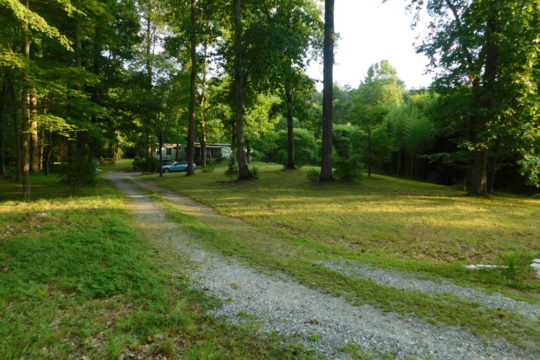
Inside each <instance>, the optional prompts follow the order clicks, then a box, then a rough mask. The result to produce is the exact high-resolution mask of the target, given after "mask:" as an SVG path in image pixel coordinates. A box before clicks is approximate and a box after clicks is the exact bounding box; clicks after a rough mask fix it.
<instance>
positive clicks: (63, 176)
mask: <svg viewBox="0 0 540 360" xmlns="http://www.w3.org/2000/svg"><path fill="white" fill-rule="evenodd" d="M96 174H97V170H96V164H95V163H94V162H93V161H91V160H88V159H87V158H85V157H73V158H72V159H71V160H70V161H69V162H68V163H67V164H65V165H63V166H62V167H60V182H61V183H62V184H66V185H69V186H71V188H73V189H79V188H81V187H83V186H95V185H96Z"/></svg>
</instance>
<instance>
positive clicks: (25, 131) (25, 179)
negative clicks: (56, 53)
mask: <svg viewBox="0 0 540 360" xmlns="http://www.w3.org/2000/svg"><path fill="white" fill-rule="evenodd" d="M26 8H27V9H30V0H26ZM30 45H31V41H30V34H29V31H28V26H26V27H25V29H24V56H25V58H26V60H27V61H28V62H29V61H30ZM28 78H29V76H28V70H27V69H26V68H25V69H24V72H23V80H24V83H23V91H22V106H23V122H22V126H21V133H22V144H21V145H22V190H23V199H25V200H30V195H31V191H30V152H31V148H30V146H31V145H30V133H29V131H30V126H31V124H30V118H31V116H30V111H31V109H30V106H31V101H30V91H29V85H28V84H27V83H26V82H27V81H28Z"/></svg>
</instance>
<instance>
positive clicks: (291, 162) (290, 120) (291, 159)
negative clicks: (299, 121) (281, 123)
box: [285, 85, 296, 170]
mask: <svg viewBox="0 0 540 360" xmlns="http://www.w3.org/2000/svg"><path fill="white" fill-rule="evenodd" d="M285 97H286V99H287V164H286V165H285V167H286V168H287V169H289V170H296V162H295V153H294V152H295V150H294V116H293V94H292V91H291V89H290V88H289V86H288V85H286V86H285Z"/></svg>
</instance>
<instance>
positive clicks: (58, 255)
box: [0, 176, 313, 359]
mask: <svg viewBox="0 0 540 360" xmlns="http://www.w3.org/2000/svg"><path fill="white" fill-rule="evenodd" d="M32 182H33V184H34V186H33V194H34V199H35V200H34V201H31V202H20V201H18V200H17V199H18V198H19V197H20V193H19V190H20V189H19V187H18V186H17V185H15V184H13V183H10V182H0V193H1V194H2V200H1V201H0V229H1V230H0V264H1V266H0V349H1V350H0V359H21V358H29V359H68V358H82V357H83V356H86V357H90V358H95V359H117V358H118V357H119V356H120V355H121V354H122V353H126V352H130V353H134V354H137V356H139V357H140V358H145V359H152V358H156V359H157V358H182V359H254V358H257V359H260V358H262V359H293V358H295V359H296V358H304V359H308V358H312V357H313V356H312V355H310V354H309V353H306V352H305V351H304V350H303V349H301V348H298V347H295V346H292V345H287V344H285V343H283V339H280V338H278V337H275V336H274V337H268V336H263V335H261V334H260V333H259V331H258V329H257V328H256V326H255V325H254V324H247V325H244V326H240V327H233V326H231V325H229V324H227V323H226V322H225V321H224V320H222V319H216V318H214V317H212V316H209V315H208V314H207V310H209V309H211V308H212V307H214V306H217V305H218V304H219V302H218V301H217V300H216V299H213V298H210V297H208V296H206V295H205V294H203V293H202V292H200V291H196V290H193V289H192V288H190V286H189V279H188V278H187V277H186V275H185V273H184V268H185V267H186V266H187V264H186V263H185V262H183V261H182V259H178V257H177V256H176V255H175V254H171V252H170V251H169V249H166V248H162V247H160V246H159V244H153V243H149V242H148V241H147V240H145V239H143V238H142V237H141V236H140V235H139V231H138V230H137V229H136V227H135V226H134V225H133V224H132V223H131V221H130V218H129V216H128V214H127V212H126V203H125V200H124V198H123V197H122V196H121V194H120V193H118V192H117V190H115V188H114V187H113V186H111V184H109V183H108V182H106V181H104V180H100V181H99V182H98V186H97V187H96V188H95V189H86V190H83V191H81V192H80V193H78V194H76V195H72V194H71V190H70V189H68V188H65V187H63V186H61V185H59V184H58V183H57V179H55V177H54V176H50V177H45V176H35V177H33V178H32Z"/></svg>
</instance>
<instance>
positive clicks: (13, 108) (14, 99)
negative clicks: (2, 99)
mask: <svg viewBox="0 0 540 360" xmlns="http://www.w3.org/2000/svg"><path fill="white" fill-rule="evenodd" d="M7 74H8V75H9V89H10V93H11V111H12V117H13V130H14V133H15V147H16V149H15V157H16V159H15V166H16V169H15V181H17V182H19V181H21V177H22V165H21V164H22V159H21V147H22V145H21V129H20V128H19V111H18V101H17V93H16V91H15V84H14V82H13V78H12V74H11V73H10V72H8V73H7Z"/></svg>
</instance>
